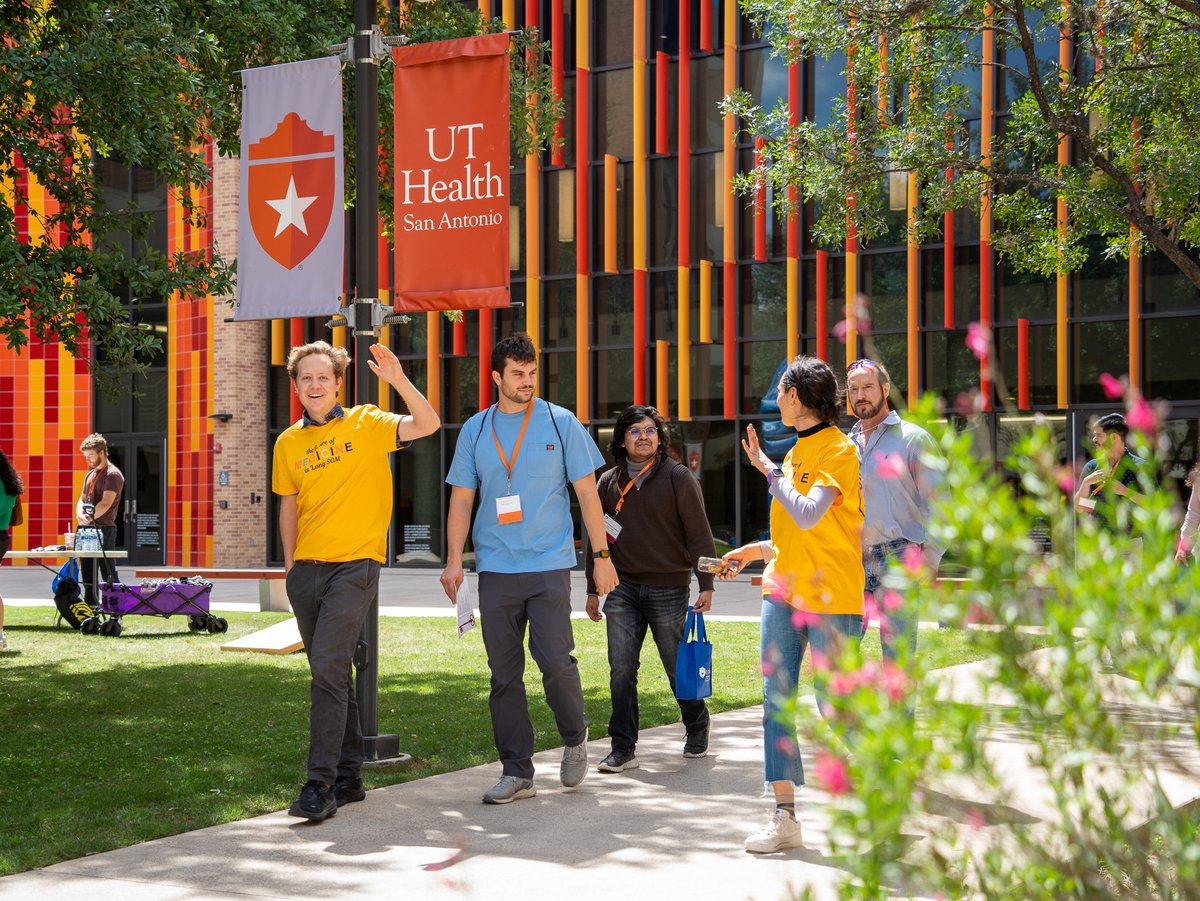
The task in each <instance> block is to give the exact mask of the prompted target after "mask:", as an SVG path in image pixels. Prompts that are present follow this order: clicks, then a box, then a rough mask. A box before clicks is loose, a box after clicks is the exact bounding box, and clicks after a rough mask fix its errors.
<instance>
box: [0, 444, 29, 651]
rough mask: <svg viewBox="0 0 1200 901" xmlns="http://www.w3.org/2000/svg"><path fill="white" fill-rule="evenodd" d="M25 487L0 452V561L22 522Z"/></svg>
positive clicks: (0, 608)
mask: <svg viewBox="0 0 1200 901" xmlns="http://www.w3.org/2000/svg"><path fill="white" fill-rule="evenodd" d="M24 493H25V486H24V485H23V484H21V477H20V476H19V475H17V471H16V469H14V468H13V465H12V463H10V462H9V459H8V457H7V456H6V455H5V453H4V451H0V561H2V560H3V559H4V557H5V555H6V554H7V553H8V546H9V542H10V541H11V538H12V536H11V535H10V534H9V529H11V528H12V527H13V526H19V525H20V524H21V523H22V522H23V521H24V517H25V514H24V509H23V508H22V506H21V495H22V494H24ZM7 650H8V639H7V638H6V637H5V636H4V598H2V597H0V651H7Z"/></svg>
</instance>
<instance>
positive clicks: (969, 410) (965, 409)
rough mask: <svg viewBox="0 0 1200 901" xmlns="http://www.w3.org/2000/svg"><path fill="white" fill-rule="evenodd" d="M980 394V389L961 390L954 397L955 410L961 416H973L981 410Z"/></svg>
mask: <svg viewBox="0 0 1200 901" xmlns="http://www.w3.org/2000/svg"><path fill="white" fill-rule="evenodd" d="M979 407H980V394H979V392H978V391H960V392H959V393H958V396H957V397H956V398H955V399H954V412H956V413H957V414H958V415H959V416H973V415H975V414H976V413H978V412H979Z"/></svg>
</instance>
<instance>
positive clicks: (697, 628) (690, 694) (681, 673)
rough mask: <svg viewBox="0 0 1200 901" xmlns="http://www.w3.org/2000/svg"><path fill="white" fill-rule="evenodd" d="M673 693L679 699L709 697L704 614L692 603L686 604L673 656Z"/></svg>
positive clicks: (709, 648)
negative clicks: (677, 646)
mask: <svg viewBox="0 0 1200 901" xmlns="http://www.w3.org/2000/svg"><path fill="white" fill-rule="evenodd" d="M675 697H677V698H679V700H681V701H703V700H704V699H705V698H711V697H712V642H710V641H709V640H708V636H707V635H706V634H705V631H704V614H703V613H697V612H696V611H695V608H693V607H688V614H687V622H685V623H684V626H683V641H681V642H679V654H678V655H677V656H676V658H675Z"/></svg>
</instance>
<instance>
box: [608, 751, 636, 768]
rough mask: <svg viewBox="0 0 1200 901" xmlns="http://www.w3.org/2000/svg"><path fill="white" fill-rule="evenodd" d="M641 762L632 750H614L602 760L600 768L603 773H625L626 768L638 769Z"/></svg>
mask: <svg viewBox="0 0 1200 901" xmlns="http://www.w3.org/2000/svg"><path fill="white" fill-rule="evenodd" d="M639 766H641V764H640V763H638V759H637V758H636V757H634V756H633V752H632V751H613V752H612V753H611V754H609V755H608V756H607V757H605V758H604V759H603V760H601V761H600V766H599V767H598V769H599V770H600V772H602V773H623V772H625V771H626V770H636V769H637V768H638V767H639Z"/></svg>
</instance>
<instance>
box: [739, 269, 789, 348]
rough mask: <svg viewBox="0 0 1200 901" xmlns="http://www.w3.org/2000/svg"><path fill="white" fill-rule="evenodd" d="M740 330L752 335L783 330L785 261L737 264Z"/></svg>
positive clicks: (785, 315)
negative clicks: (740, 312)
mask: <svg viewBox="0 0 1200 901" xmlns="http://www.w3.org/2000/svg"><path fill="white" fill-rule="evenodd" d="M738 277H739V278H740V279H741V291H740V293H739V297H740V298H741V303H740V304H739V305H740V306H741V309H742V334H743V335H748V336H750V335H752V336H754V337H756V338H761V337H765V336H767V335H783V334H785V333H786V331H787V265H786V264H785V263H753V264H751V265H749V266H741V267H739V268H738Z"/></svg>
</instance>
